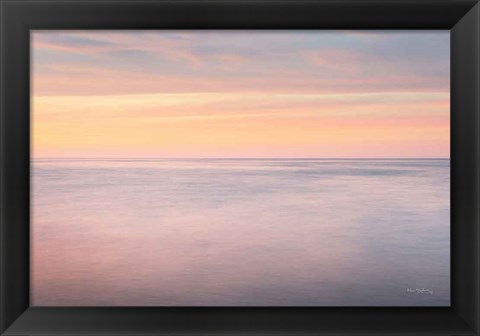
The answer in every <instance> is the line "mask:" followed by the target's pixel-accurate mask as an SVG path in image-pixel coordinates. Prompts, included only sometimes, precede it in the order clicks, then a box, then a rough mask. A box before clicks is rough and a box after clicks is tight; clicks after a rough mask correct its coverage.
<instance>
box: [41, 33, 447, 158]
mask: <svg viewBox="0 0 480 336" xmlns="http://www.w3.org/2000/svg"><path fill="white" fill-rule="evenodd" d="M449 50H450V35H449V32H448V31H416V32H413V31H412V32H405V31H395V32H394V31H390V32H387V31H308V32H307V31H195V32H193V31H115V32H112V31H35V32H33V33H32V65H33V71H32V94H33V99H32V121H33V122H32V155H33V157H35V158H41V157H81V158H87V157H106V158H116V157H304V158H307V157H320V158H321V157H327V158H357V157H358V158H382V157H385V158H409V157H411V158H413V157H424V158H430V157H435V158H437V157H438V158H448V157H449V156H450V135H449V134H450V122H449V119H450V93H449V92H450V79H449V78H450V65H449V64H450V51H449Z"/></svg>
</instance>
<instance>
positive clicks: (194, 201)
mask: <svg viewBox="0 0 480 336" xmlns="http://www.w3.org/2000/svg"><path fill="white" fill-rule="evenodd" d="M32 178H33V183H32V215H31V218H32V231H31V232H32V234H31V239H32V241H31V243H32V272H31V274H32V279H31V280H32V281H31V300H32V304H33V305H35V306H448V305H450V161H449V160H426V159H425V160H333V159H332V160H327V159H158V160H148V159H145V160H65V159H64V160H47V159H43V160H35V161H34V162H33V164H32Z"/></svg>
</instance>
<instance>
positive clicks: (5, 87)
mask: <svg viewBox="0 0 480 336" xmlns="http://www.w3.org/2000/svg"><path fill="white" fill-rule="evenodd" d="M0 24H1V27H0V29H1V31H0V33H1V34H0V37H1V47H0V51H1V55H0V58H1V63H0V66H1V68H0V80H1V81H0V85H1V90H0V95H1V96H0V108H1V114H0V116H1V119H0V125H1V150H0V155H1V157H0V164H1V176H0V177H1V184H0V191H1V194H0V200H1V202H0V216H1V217H0V229H1V232H0V235H1V237H0V238H1V241H0V248H1V249H0V271H1V273H0V285H1V288H0V289H1V291H0V334H1V335H5V336H12V335H127V334H128V335H144V334H148V335H153V334H156V335H157V334H158V335H166V334H169V335H180V334H181V335H187V334H188V335H207V334H208V335H219V334H236V335H247V334H249V335H251V334H256V335H257V334H258V335H267V334H268V335H301V334H312V335H313V334H316V335H347V334H348V335H351V334H377V335H380V334H383V335H479V329H480V328H479V326H480V325H479V321H480V319H479V304H480V291H479V283H480V281H479V280H480V279H479V266H480V265H479V260H480V258H479V242H480V239H479V209H480V206H479V198H478V195H479V170H478V167H479V159H480V155H479V143H480V141H479V140H480V138H479V135H480V132H479V131H480V129H479V112H480V111H479V94H480V91H479V90H480V85H479V84H480V83H479V81H480V73H479V70H480V67H479V62H480V49H479V48H480V5H479V3H478V2H477V1H475V0H418V1H414V0H384V1H382V0H378V1H377V0H314V1H312V0H299V1H295V0H278V1H268V0H259V1H250V0H243V1H239V0H225V1H217V0H214V1H211V0H203V1H199V0H197V1H191V0H188V1H184V0H170V1H169V0H165V1H163V0H62V1H59V0H0ZM34 29H449V30H450V32H451V246H452V250H451V260H452V265H451V275H452V278H451V281H452V282H451V283H452V287H451V293H452V297H451V307H437V308H433V307H432V308H428V307H422V308H418V307H417V308H415V307H411V308H409V307H403V308H399V307H384V308H379V307H376V308H375V307H365V308H361V307H356V308H353V307H352V308H328V307H318V308H294V307H291V308H286V307H284V308H280V307H276V308H275V307H270V308H268V307H264V308H259V307H257V308H248V307H245V308H240V307H239V308H218V307H204V308H195V307H191V308H185V307H183V308H181V307H178V308H166V307H165V308H153V307H152V308H147V307H131V308H126V307H116V308H114V307H102V308H101V307H96V308H94V307H91V308H90V307H85V308H55V307H30V306H29V266H30V265H29V261H30V259H29V239H30V236H29V208H30V207H29V202H30V194H29V179H30V115H29V113H30V111H29V107H30V85H29V81H30V56H29V55H30V39H29V38H30V30H34Z"/></svg>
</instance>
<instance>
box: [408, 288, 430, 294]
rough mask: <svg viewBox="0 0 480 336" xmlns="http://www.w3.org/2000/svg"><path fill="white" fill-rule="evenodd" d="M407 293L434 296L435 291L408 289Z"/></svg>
mask: <svg viewBox="0 0 480 336" xmlns="http://www.w3.org/2000/svg"><path fill="white" fill-rule="evenodd" d="M407 293H416V294H430V295H433V289H430V288H407Z"/></svg>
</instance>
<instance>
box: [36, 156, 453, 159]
mask: <svg viewBox="0 0 480 336" xmlns="http://www.w3.org/2000/svg"><path fill="white" fill-rule="evenodd" d="M450 159H451V158H450V157H153V156H152V157H31V158H30V160H450Z"/></svg>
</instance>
